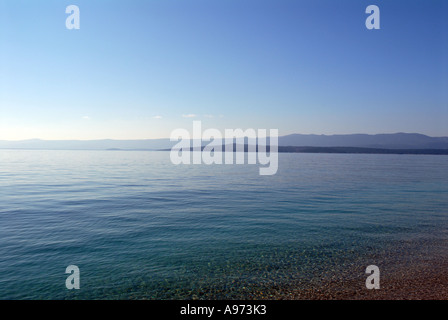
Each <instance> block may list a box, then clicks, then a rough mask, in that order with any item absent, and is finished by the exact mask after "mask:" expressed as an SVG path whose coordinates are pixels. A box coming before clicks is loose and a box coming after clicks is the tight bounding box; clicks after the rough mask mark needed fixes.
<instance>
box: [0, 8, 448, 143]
mask: <svg viewBox="0 0 448 320" xmlns="http://www.w3.org/2000/svg"><path fill="white" fill-rule="evenodd" d="M71 4H74V5H77V6H78V7H79V9H80V27H81V28H80V29H79V30H68V29H66V26H65V20H66V18H67V17H68V14H66V13H65V8H66V7H67V6H68V5H71ZM371 4H373V5H377V6H378V7H379V8H380V10H381V20H380V22H381V29H380V30H367V28H366V27H365V20H366V18H367V16H368V15H367V14H366V13H365V10H366V7H367V6H368V5H371ZM193 120H202V121H203V127H204V128H218V129H220V130H223V129H224V128H243V129H245V128H266V129H270V128H276V129H279V134H280V135H285V134H289V133H315V134H344V133H392V132H419V133H423V134H428V135H432V136H448V1H446V0H418V1H413V0H387V1H386V0H368V1H364V0H306V1H300V0H269V1H268V0H128V1H124V0H120V1H113V0H107V1H106V0H104V1H99V0H88V1H83V0H70V1H64V0H54V1H48V0H43V1H31V0H28V1H18V0H0V140H18V139H30V138H41V139H102V138H113V139H145V138H161V137H169V135H170V133H171V131H172V130H173V129H175V128H186V129H189V130H191V126H192V121H193Z"/></svg>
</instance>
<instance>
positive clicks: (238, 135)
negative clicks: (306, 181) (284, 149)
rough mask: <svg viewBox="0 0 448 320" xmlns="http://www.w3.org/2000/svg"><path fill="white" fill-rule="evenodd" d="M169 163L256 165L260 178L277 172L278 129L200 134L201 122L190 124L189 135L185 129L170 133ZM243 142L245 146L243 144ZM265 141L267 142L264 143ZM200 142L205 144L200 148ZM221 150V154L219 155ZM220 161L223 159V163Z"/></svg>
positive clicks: (214, 130)
mask: <svg viewBox="0 0 448 320" xmlns="http://www.w3.org/2000/svg"><path fill="white" fill-rule="evenodd" d="M170 140H171V141H179V140H180V141H179V142H178V143H177V144H176V145H174V146H173V147H172V148H171V153H170V158H171V162H172V163H173V164H176V165H178V164H223V163H225V164H245V163H246V158H247V164H257V162H258V164H260V165H262V166H263V167H261V168H260V171H259V173H260V175H274V174H276V173H277V170H278V129H270V130H269V136H267V130H266V129H258V130H257V131H255V130H254V129H247V130H245V131H243V130H242V129H225V130H224V135H223V134H222V133H221V132H220V131H219V130H217V129H207V130H205V131H204V132H202V124H201V121H193V134H192V135H190V133H189V132H188V131H187V130H185V129H176V130H174V131H173V132H172V133H171V138H170ZM246 140H247V143H246ZM268 140H269V141H268ZM204 142H208V144H207V145H204V144H203V143H204ZM223 151H224V152H223ZM223 158H224V160H223Z"/></svg>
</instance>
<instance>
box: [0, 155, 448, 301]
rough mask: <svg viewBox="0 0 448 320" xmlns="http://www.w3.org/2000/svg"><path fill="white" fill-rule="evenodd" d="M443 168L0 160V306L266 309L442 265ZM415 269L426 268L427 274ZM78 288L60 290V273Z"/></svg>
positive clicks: (312, 158) (378, 160)
mask: <svg viewBox="0 0 448 320" xmlns="http://www.w3.org/2000/svg"><path fill="white" fill-rule="evenodd" d="M447 217H448V157H447V156H438V155H375V154H323V153H319V154H304V153H291V154H287V153H281V154H279V167H278V171H277V173H276V174H275V175H272V176H262V175H260V174H259V166H258V165H251V164H243V165H218V164H212V165H205V164H199V165H193V164H192V165H183V164H180V165H174V164H172V163H171V161H170V153H169V152H166V151H120V150H109V151H99V150H90V151H82V150H0V299H2V300H9V299H32V300H35V299H51V300H58V299H61V300H62V299H157V300H159V299H166V300H171V299H260V298H261V299H264V298H266V299H277V298H287V297H288V296H289V295H291V294H297V293H300V292H301V290H313V289H316V290H319V288H321V287H322V286H325V285H328V283H333V285H334V286H335V288H339V289H340V290H345V289H347V288H345V286H349V285H351V286H352V285H356V286H358V285H359V290H363V289H365V287H364V286H365V282H366V277H368V274H367V273H366V268H367V266H370V265H375V266H377V267H378V268H379V270H381V276H386V277H387V274H388V272H395V271H396V270H400V272H401V273H402V274H404V276H406V274H407V273H406V272H408V271H409V272H410V271H412V269H413V268H414V267H416V265H414V263H415V261H417V260H418V261H419V266H421V265H422V264H423V266H426V269H429V270H430V269H431V267H432V266H433V264H435V263H438V262H440V261H442V260H446V258H447V257H448V244H447V240H448V219H447ZM425 264H426V265H425ZM72 265H75V266H77V267H78V268H79V280H80V281H79V284H80V288H79V289H68V288H67V286H66V282H67V278H68V277H70V276H71V274H70V273H66V268H67V267H68V266H72Z"/></svg>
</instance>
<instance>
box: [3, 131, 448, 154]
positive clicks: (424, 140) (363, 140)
mask: <svg viewBox="0 0 448 320" xmlns="http://www.w3.org/2000/svg"><path fill="white" fill-rule="evenodd" d="M174 144H175V143H174V142H170V140H169V139H147V140H39V139H32V140H22V141H2V140H0V148H2V149H5V148H8V149H50V150H62V149H68V150H105V149H126V150H159V149H169V148H171V147H172V146H173V145H174ZM279 146H291V147H357V148H379V149H448V137H429V136H425V135H423V134H417V133H395V134H376V135H368V134H346V135H314V134H310V135H305V134H291V135H287V136H283V137H279Z"/></svg>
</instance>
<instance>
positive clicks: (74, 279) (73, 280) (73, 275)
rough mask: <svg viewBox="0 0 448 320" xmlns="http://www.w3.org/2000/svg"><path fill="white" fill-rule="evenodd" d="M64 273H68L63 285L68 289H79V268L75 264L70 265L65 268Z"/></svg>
mask: <svg viewBox="0 0 448 320" xmlns="http://www.w3.org/2000/svg"><path fill="white" fill-rule="evenodd" d="M65 273H69V274H70V275H69V276H68V277H67V279H66V280H65V287H66V288H67V289H69V290H72V289H79V288H80V286H79V268H78V267H77V266H75V265H70V266H68V267H67V268H66V269H65Z"/></svg>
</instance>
